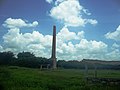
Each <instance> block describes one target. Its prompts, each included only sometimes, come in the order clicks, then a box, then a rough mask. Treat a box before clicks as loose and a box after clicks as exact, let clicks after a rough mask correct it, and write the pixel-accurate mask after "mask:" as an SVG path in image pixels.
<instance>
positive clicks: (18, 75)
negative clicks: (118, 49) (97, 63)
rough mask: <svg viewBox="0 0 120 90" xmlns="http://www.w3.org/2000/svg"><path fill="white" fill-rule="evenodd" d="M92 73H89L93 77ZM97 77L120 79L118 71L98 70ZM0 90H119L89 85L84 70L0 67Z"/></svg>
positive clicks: (116, 87) (119, 88)
mask: <svg viewBox="0 0 120 90" xmlns="http://www.w3.org/2000/svg"><path fill="white" fill-rule="evenodd" d="M93 73H94V71H93V70H90V71H89V76H93ZM98 77H114V78H120V71H114V70H99V71H98ZM0 90H120V87H119V86H106V85H101V84H90V83H86V82H85V80H84V70H72V69H68V70H66V69H58V70H42V71H41V70H40V69H31V68H23V67H17V66H6V67H5V66H0Z"/></svg>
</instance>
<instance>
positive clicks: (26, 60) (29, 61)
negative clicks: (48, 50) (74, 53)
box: [0, 52, 120, 70]
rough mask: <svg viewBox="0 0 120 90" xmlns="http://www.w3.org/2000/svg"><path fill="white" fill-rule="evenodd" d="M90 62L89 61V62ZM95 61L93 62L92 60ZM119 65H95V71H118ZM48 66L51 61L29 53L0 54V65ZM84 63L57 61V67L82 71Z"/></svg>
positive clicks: (50, 64) (89, 65) (91, 67)
mask: <svg viewBox="0 0 120 90" xmlns="http://www.w3.org/2000/svg"><path fill="white" fill-rule="evenodd" d="M89 61H90V60H89ZM94 61H95V60H94ZM118 63H119V65H110V64H109V65H107V64H96V65H97V69H117V70H120V62H118ZM48 64H49V67H51V66H52V60H50V59H47V58H43V57H36V56H35V55H34V54H33V53H30V52H20V53H18V55H17V57H15V55H14V54H13V53H12V52H0V65H12V66H20V67H29V68H39V67H40V66H41V65H42V66H44V67H45V66H46V67H47V65H48ZM84 64H85V63H84V62H82V61H77V60H73V61H65V60H58V61H57V66H58V67H59V68H64V69H84V68H85V67H84V66H85V65H84ZM88 67H89V68H90V69H93V68H94V65H91V64H88Z"/></svg>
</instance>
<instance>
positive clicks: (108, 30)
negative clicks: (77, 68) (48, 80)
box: [0, 0, 120, 61]
mask: <svg viewBox="0 0 120 90" xmlns="http://www.w3.org/2000/svg"><path fill="white" fill-rule="evenodd" d="M53 25H56V28H57V49H56V53H57V59H58V60H82V59H99V60H107V61H108V60H112V61H116V60H120V0H0V51H1V52H4V51H12V52H14V54H17V53H19V52H23V51H25V52H32V53H34V54H35V55H36V56H39V57H46V58H50V57H51V46H52V29H53Z"/></svg>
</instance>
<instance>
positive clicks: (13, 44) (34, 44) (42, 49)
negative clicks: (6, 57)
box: [3, 28, 52, 57]
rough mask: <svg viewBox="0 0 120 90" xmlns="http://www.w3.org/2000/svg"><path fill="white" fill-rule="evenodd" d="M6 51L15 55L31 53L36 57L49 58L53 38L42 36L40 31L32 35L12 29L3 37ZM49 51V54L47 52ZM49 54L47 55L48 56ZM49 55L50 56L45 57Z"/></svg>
mask: <svg viewBox="0 0 120 90" xmlns="http://www.w3.org/2000/svg"><path fill="white" fill-rule="evenodd" d="M3 39H4V44H5V48H6V49H5V51H13V52H15V53H18V52H21V51H30V52H33V53H35V54H36V55H39V56H43V57H48V56H49V53H50V50H47V49H48V48H49V49H50V48H51V42H52V40H51V39H52V36H50V35H45V36H44V35H42V34H41V33H39V32H38V31H33V32H32V33H25V34H23V33H20V29H18V28H14V29H10V30H9V31H8V33H7V34H5V35H4V36H3ZM46 51H48V52H46ZM46 53H47V54H46ZM44 55H48V56H44Z"/></svg>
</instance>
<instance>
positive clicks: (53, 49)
mask: <svg viewBox="0 0 120 90" xmlns="http://www.w3.org/2000/svg"><path fill="white" fill-rule="evenodd" d="M51 59H52V68H53V69H56V68H57V67H56V59H57V58H56V26H53V41H52V56H51Z"/></svg>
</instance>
